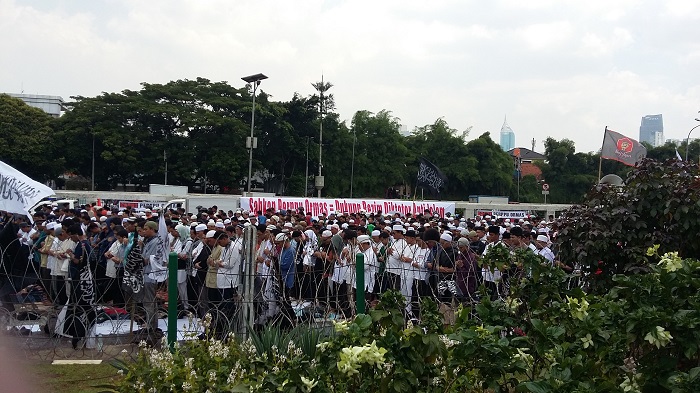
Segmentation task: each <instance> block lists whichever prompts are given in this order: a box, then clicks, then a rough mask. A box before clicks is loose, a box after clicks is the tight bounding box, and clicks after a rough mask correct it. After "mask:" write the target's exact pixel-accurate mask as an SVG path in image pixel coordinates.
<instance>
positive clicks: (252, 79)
mask: <svg viewBox="0 0 700 393" xmlns="http://www.w3.org/2000/svg"><path fill="white" fill-rule="evenodd" d="M241 79H243V80H244V81H245V82H246V83H252V84H253V110H252V112H251V115H250V139H249V140H247V141H246V147H247V148H249V149H250V158H249V160H248V193H250V184H251V179H252V177H253V149H254V148H255V147H256V146H257V143H256V140H255V137H254V136H253V130H254V129H255V91H256V90H257V89H258V86H259V85H260V81H262V80H263V79H267V76H265V75H263V74H255V75H249V76H244V77H243V78H241Z"/></svg>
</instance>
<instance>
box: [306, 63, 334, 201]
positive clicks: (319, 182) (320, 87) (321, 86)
mask: <svg viewBox="0 0 700 393" xmlns="http://www.w3.org/2000/svg"><path fill="white" fill-rule="evenodd" d="M311 86H313V87H314V89H316V90H317V91H318V93H319V109H320V114H321V124H320V127H319V133H318V176H316V181H315V185H316V189H317V190H318V197H319V198H320V197H321V190H322V189H323V186H324V181H323V174H322V170H323V160H322V153H323V113H324V111H325V107H324V104H325V101H324V100H325V98H324V96H323V94H324V93H325V92H326V91H328V89H330V88H331V87H333V84H332V83H328V82H323V75H321V82H316V83H312V84H311ZM328 97H329V98H331V99H332V98H333V95H332V94H331V95H329V96H328Z"/></svg>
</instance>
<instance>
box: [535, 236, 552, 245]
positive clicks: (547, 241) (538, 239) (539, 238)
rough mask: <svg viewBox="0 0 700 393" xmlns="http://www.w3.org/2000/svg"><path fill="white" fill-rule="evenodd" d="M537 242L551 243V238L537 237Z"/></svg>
mask: <svg viewBox="0 0 700 393" xmlns="http://www.w3.org/2000/svg"><path fill="white" fill-rule="evenodd" d="M537 241H538V242H545V243H549V238H548V237H547V235H537Z"/></svg>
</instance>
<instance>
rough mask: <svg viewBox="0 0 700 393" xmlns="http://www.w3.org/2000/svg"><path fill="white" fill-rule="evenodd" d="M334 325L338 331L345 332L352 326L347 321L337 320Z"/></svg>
mask: <svg viewBox="0 0 700 393" xmlns="http://www.w3.org/2000/svg"><path fill="white" fill-rule="evenodd" d="M333 327H334V328H335V331H336V332H338V333H343V332H347V331H348V330H350V326H349V324H348V322H347V321H342V322H336V321H335V320H334V321H333Z"/></svg>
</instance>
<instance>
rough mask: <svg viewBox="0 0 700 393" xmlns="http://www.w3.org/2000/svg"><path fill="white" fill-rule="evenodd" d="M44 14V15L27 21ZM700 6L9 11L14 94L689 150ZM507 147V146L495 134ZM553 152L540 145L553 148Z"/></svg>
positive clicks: (7, 65)
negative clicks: (137, 96)
mask: <svg viewBox="0 0 700 393" xmlns="http://www.w3.org/2000/svg"><path fill="white" fill-rule="evenodd" d="M27 4H30V5H27ZM699 7H700V3H698V4H696V2H689V1H683V0H670V1H668V2H664V3H663V4H662V3H658V4H657V3H647V2H641V1H639V0H616V1H609V0H589V1H586V2H580V1H571V0H569V1H566V0H534V1H520V0H517V1H516V0H502V1H495V2H480V1H474V0H472V1H466V2H465V1H458V0H448V1H435V2H425V1H417V0H416V1H411V0H405V1H398V0H391V1H389V0H388V1H380V2H377V1H369V0H353V1H349V0H334V1H322V0H309V1H303V2H284V1H283V2H279V1H272V0H260V1H254V0H240V1H228V0H207V1H186V0H169V1H165V0H152V1H148V2H143V1H137V0H128V1H106V2H100V3H95V2H92V1H85V0H83V1H80V0H76V1H71V2H54V1H50V0H43V1H39V0H38V1H36V2H28V3H26V2H20V1H19V0H0V10H2V12H0V34H2V35H3V37H10V38H8V39H4V40H1V41H0V53H2V54H3V56H2V57H0V91H8V92H16V91H19V90H20V89H21V86H22V85H24V88H25V90H26V92H31V93H40V94H56V95H62V96H64V98H67V97H68V96H70V95H85V96H92V95H97V94H99V93H100V92H102V91H108V92H112V91H121V90H124V89H138V88H139V83H140V82H149V83H166V82H168V81H170V80H176V79H192V78H195V77H198V76H201V77H205V78H209V79H211V80H214V81H220V80H226V81H229V82H230V83H232V84H233V85H234V86H239V87H240V86H242V85H243V82H242V81H240V79H239V78H240V77H241V76H244V75H249V74H251V73H257V72H263V73H265V74H267V75H268V76H269V77H270V79H269V80H266V81H265V82H264V83H263V85H262V89H263V90H265V92H267V93H269V94H272V96H273V97H274V99H277V100H288V99H290V98H291V97H292V95H293V93H294V92H299V93H300V94H302V95H305V94H311V93H313V88H312V87H311V82H315V81H318V80H320V78H321V73H322V72H323V73H324V74H325V78H326V80H329V81H331V82H332V83H334V85H335V86H334V87H333V89H332V91H331V92H332V93H334V95H335V98H336V103H337V108H338V111H339V113H340V116H341V118H342V119H350V118H351V117H352V115H353V114H354V112H355V111H357V110H362V109H368V110H370V111H373V112H377V111H379V110H381V109H387V110H390V111H392V112H393V114H394V115H396V116H398V117H399V118H401V119H402V122H403V123H404V124H406V125H408V126H409V127H410V128H412V127H413V126H421V125H424V124H428V123H432V122H433V121H434V120H435V119H437V118H438V117H444V118H445V120H446V121H447V122H448V123H449V124H450V126H452V127H454V128H457V129H465V128H467V127H468V126H470V125H473V126H474V130H473V131H472V134H471V135H472V137H476V136H478V135H480V134H481V133H482V132H484V131H493V132H497V131H498V130H499V129H500V126H501V123H502V121H503V115H504V114H508V118H509V124H510V125H511V127H513V129H514V130H515V132H516V136H517V138H518V139H517V140H518V143H519V144H520V143H522V144H524V145H529V143H527V141H528V140H530V139H532V138H533V137H534V138H535V139H536V140H538V141H541V140H543V139H545V138H546V137H547V136H552V137H554V138H557V139H561V138H565V137H566V138H569V139H572V140H574V141H575V142H576V144H577V147H579V148H580V149H581V150H584V151H588V150H596V149H597V148H598V145H599V143H600V142H599V139H600V138H602V137H599V136H598V133H599V132H600V130H602V129H603V128H604V127H605V126H606V125H608V126H610V128H612V129H617V130H619V131H620V132H623V133H626V134H629V135H630V136H638V131H637V130H638V127H639V120H640V118H641V116H643V115H645V114H652V113H663V114H664V120H665V122H666V130H667V131H666V136H667V137H669V138H682V137H684V135H685V134H687V129H689V127H687V125H688V121H691V122H692V118H693V117H694V116H696V112H697V110H698V109H700V80H699V79H698V77H697V69H698V66H700V45H698V44H697V39H696V37H699V36H700V24H698V23H694V19H696V18H698V15H700V8H699ZM494 135H495V134H494ZM539 146H541V143H540V145H539Z"/></svg>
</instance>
